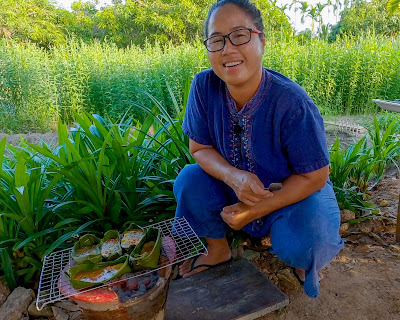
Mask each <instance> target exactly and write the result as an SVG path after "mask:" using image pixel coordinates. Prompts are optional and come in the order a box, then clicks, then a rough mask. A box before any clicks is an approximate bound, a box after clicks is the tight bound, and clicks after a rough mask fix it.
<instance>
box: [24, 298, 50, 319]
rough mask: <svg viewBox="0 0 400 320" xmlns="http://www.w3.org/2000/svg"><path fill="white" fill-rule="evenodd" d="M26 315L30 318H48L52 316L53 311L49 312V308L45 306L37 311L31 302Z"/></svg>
mask: <svg viewBox="0 0 400 320" xmlns="http://www.w3.org/2000/svg"><path fill="white" fill-rule="evenodd" d="M28 314H29V316H31V317H32V318H42V317H43V318H46V317H47V318H50V317H52V316H53V310H51V307H50V306H45V307H44V308H43V309H42V310H38V308H36V304H35V301H33V302H32V303H31V304H30V306H29V308H28Z"/></svg>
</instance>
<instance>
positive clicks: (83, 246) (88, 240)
mask: <svg viewBox="0 0 400 320" xmlns="http://www.w3.org/2000/svg"><path fill="white" fill-rule="evenodd" d="M71 257H72V259H74V261H75V262H76V263H78V264H80V263H82V262H85V261H89V262H91V263H97V262H100V261H101V259H102V258H101V252H100V239H99V238H97V237H96V236H95V235H94V234H85V235H84V236H82V237H80V238H79V240H78V241H77V242H76V243H75V245H74V247H73V248H72V252H71Z"/></svg>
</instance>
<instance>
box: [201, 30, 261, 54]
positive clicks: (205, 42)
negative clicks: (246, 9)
mask: <svg viewBox="0 0 400 320" xmlns="http://www.w3.org/2000/svg"><path fill="white" fill-rule="evenodd" d="M240 30H248V31H250V37H249V40H248V41H246V42H244V43H241V44H234V43H233V42H232V39H231V38H230V35H231V34H232V33H234V32H237V31H240ZM252 33H255V34H264V32H262V31H260V30H257V29H252V28H239V29H236V30H233V31H232V32H229V33H228V34H226V35H216V36H212V37H209V38H207V39H206V40H204V41H203V43H204V45H205V47H206V49H207V51H208V52H218V51H221V50H223V49H224V48H225V45H226V40H225V39H229V41H230V42H231V43H232V45H234V46H241V45H244V44H246V43H249V42H250V41H251V34H252ZM216 37H222V39H223V40H224V43H223V46H222V48H221V49H218V50H210V49H208V47H207V41H208V40H210V39H212V38H216Z"/></svg>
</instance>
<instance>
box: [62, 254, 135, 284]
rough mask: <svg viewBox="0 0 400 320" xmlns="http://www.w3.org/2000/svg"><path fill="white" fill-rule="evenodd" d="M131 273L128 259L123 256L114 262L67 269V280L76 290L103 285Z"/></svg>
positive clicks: (80, 265) (86, 264) (82, 265)
mask: <svg viewBox="0 0 400 320" xmlns="http://www.w3.org/2000/svg"><path fill="white" fill-rule="evenodd" d="M128 272H131V267H130V266H129V257H128V256H127V255H124V256H122V257H119V258H118V259H116V260H115V261H108V262H99V263H89V262H87V263H82V264H79V265H77V266H74V267H71V268H69V270H68V271H67V272H66V275H67V279H68V280H69V282H70V284H71V285H72V287H73V288H74V289H76V290H79V289H85V288H90V287H93V286H96V285H99V284H103V283H105V282H107V281H110V280H112V279H114V278H117V277H120V276H122V275H123V274H125V273H128Z"/></svg>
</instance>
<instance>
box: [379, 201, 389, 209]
mask: <svg viewBox="0 0 400 320" xmlns="http://www.w3.org/2000/svg"><path fill="white" fill-rule="evenodd" d="M379 205H380V206H381V207H387V206H388V205H389V202H388V201H387V200H381V201H379Z"/></svg>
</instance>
